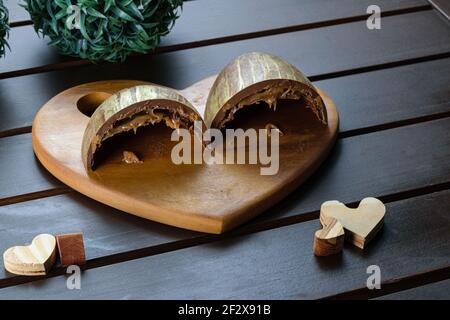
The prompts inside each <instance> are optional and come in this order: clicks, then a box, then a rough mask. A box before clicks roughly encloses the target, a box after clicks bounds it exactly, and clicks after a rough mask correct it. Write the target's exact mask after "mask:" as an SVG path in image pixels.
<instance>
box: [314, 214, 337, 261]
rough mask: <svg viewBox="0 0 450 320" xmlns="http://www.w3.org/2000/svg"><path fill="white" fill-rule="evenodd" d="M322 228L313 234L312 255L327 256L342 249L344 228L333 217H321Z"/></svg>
mask: <svg viewBox="0 0 450 320" xmlns="http://www.w3.org/2000/svg"><path fill="white" fill-rule="evenodd" d="M321 222H322V225H323V228H322V229H320V230H317V231H316V233H315V234H314V255H316V256H329V255H332V254H336V253H339V252H341V251H342V247H343V246H344V234H345V233H344V228H343V226H342V224H341V223H340V222H339V221H338V220H337V219H335V218H330V217H326V218H324V219H323V221H321Z"/></svg>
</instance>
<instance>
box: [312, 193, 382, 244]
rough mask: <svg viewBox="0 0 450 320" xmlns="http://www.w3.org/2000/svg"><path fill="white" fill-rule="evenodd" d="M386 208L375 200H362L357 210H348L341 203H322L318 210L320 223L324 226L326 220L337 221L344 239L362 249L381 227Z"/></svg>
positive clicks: (334, 201)
mask: <svg viewBox="0 0 450 320" xmlns="http://www.w3.org/2000/svg"><path fill="white" fill-rule="evenodd" d="M385 213H386V207H385V206H384V204H383V202H381V201H380V200H378V199H376V198H364V199H362V200H361V202H360V203H359V206H358V208H356V209H352V208H348V207H347V206H346V205H345V204H343V203H342V202H339V201H336V200H333V201H327V202H324V203H323V204H322V206H321V208H320V222H321V223H322V225H326V223H327V219H330V218H335V219H337V220H338V221H339V222H340V223H341V224H342V226H343V227H344V229H345V237H346V239H347V240H348V241H349V242H351V243H352V244H354V245H355V246H357V247H359V248H361V249H364V247H365V246H366V245H367V243H368V242H369V241H370V240H371V239H372V238H373V237H374V236H375V234H376V233H377V232H378V231H379V230H380V229H381V227H382V226H383V221H384V215H385Z"/></svg>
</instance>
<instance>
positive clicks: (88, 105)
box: [77, 92, 111, 117]
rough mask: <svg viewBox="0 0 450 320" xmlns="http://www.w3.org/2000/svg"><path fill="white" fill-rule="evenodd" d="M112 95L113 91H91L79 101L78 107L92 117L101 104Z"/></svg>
mask: <svg viewBox="0 0 450 320" xmlns="http://www.w3.org/2000/svg"><path fill="white" fill-rule="evenodd" d="M110 96H111V93H106V92H93V93H89V94H87V95H85V96H83V97H81V98H80V99H78V101H77V108H78V110H80V112H81V113H82V114H84V115H85V116H88V117H91V116H92V114H93V113H94V111H95V110H96V109H97V108H98V106H99V105H101V104H102V103H103V101H105V100H106V99H108V98H109V97H110Z"/></svg>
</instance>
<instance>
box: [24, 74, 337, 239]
mask: <svg viewBox="0 0 450 320" xmlns="http://www.w3.org/2000/svg"><path fill="white" fill-rule="evenodd" d="M214 79H215V76H213V77H210V78H207V79H204V80H202V81H200V82H198V83H196V84H194V85H192V86H190V87H189V88H186V89H184V90H181V91H180V93H181V94H182V95H183V96H184V97H186V98H187V99H188V100H190V101H191V103H193V104H194V106H195V107H196V108H197V109H198V111H199V112H200V114H203V111H204V105H205V102H206V98H207V95H208V92H209V89H210V87H211V86H212V83H213V82H214ZM139 84H147V83H146V82H142V81H133V80H115V81H100V82H93V83H88V84H83V85H80V86H77V87H74V88H71V89H68V90H66V91H64V92H62V93H60V94H58V95H57V96H55V97H54V98H52V99H51V100H50V101H49V102H47V103H46V104H45V105H44V106H43V107H42V108H41V109H40V110H39V112H38V114H37V115H36V117H35V119H34V122H33V130H32V138H33V148H34V151H35V153H36V156H37V157H38V159H39V160H40V161H41V163H42V164H43V165H44V166H45V168H46V169H47V170H49V171H50V172H51V173H52V174H53V175H54V176H56V177H57V178H58V179H60V180H61V181H62V182H64V183H65V184H67V185H69V186H70V187H72V188H73V189H75V190H77V191H79V192H81V193H83V194H85V195H87V196H88V197H91V198H93V199H95V200H97V201H100V202H102V203H105V204H107V205H109V206H112V207H114V208H117V209H120V210H123V211H125V212H128V213H131V214H134V215H136V216H140V217H143V218H146V219H150V220H153V221H158V222H161V223H165V224H168V225H173V226H177V227H181V228H186V229H191V230H197V231H202V232H208V233H222V232H224V231H227V230H229V229H231V228H233V227H235V226H237V225H239V224H241V223H243V222H245V221H247V220H249V219H251V218H253V217H255V216H256V215H258V214H260V213H261V212H263V211H264V210H265V209H267V208H269V207H270V206H272V205H274V204H275V203H276V202H278V201H280V200H281V199H282V198H283V197H285V196H286V195H288V194H289V193H290V192H291V191H293V190H294V189H295V188H296V187H298V186H299V185H300V184H301V183H302V182H303V181H305V179H306V178H307V177H308V176H310V175H311V173H313V172H314V171H315V170H316V169H317V168H318V167H319V165H320V164H321V162H322V161H323V160H324V159H325V157H326V156H327V154H328V153H329V151H330V149H331V147H332V145H333V143H334V141H335V140H336V136H337V131H338V113H337V110H336V107H335V105H334V103H333V101H332V100H331V99H330V98H329V97H328V96H327V95H326V94H325V93H324V92H323V91H321V90H319V89H317V90H318V92H319V93H320V95H321V97H322V99H323V101H324V102H325V105H326V109H327V114H328V123H327V125H324V124H321V123H320V122H319V121H318V120H317V118H316V116H315V115H314V113H313V112H312V111H311V110H310V109H307V108H305V107H304V106H302V105H300V104H301V103H300V102H298V101H287V100H286V101H279V103H278V106H277V110H276V112H274V111H273V110H270V109H269V108H268V107H264V106H262V105H255V106H251V107H248V108H245V109H243V110H242V111H239V112H241V114H239V115H237V116H236V119H235V120H233V122H232V123H231V126H232V127H236V128H243V129H244V130H245V129H247V128H265V126H266V124H267V123H272V124H275V125H277V126H278V127H279V128H280V129H281V130H282V132H283V135H281V136H280V149H279V150H280V157H279V159H280V160H279V171H278V173H277V174H276V175H272V176H270V175H267V176H264V175H260V168H261V165H259V164H258V165H255V164H240V165H238V164H234V165H230V164H223V165H218V164H214V165H207V164H191V165H187V164H182V165H175V164H173V163H172V161H171V156H170V155H171V150H172V147H173V146H174V145H175V144H177V143H178V142H172V141H171V140H170V135H171V132H172V129H170V128H167V127H165V126H163V125H160V124H158V125H155V126H148V127H144V128H141V129H139V130H138V132H137V134H136V135H134V134H130V135H128V136H126V135H125V136H124V137H123V138H122V141H119V142H117V141H116V144H117V143H120V148H115V149H112V150H110V151H109V153H108V156H107V157H106V159H105V160H104V161H103V162H102V164H101V165H99V166H98V168H97V169H96V170H95V171H93V172H91V173H89V174H88V173H87V171H86V169H85V167H84V166H83V162H82V158H81V143H82V138H83V133H84V130H85V127H86V125H87V123H88V121H89V117H88V116H87V115H90V114H92V112H93V110H94V109H95V107H96V106H98V105H99V104H100V103H101V102H102V101H103V100H104V99H106V98H107V97H108V96H110V95H111V94H112V93H114V92H117V91H118V90H121V89H123V88H127V87H131V86H135V85H139ZM80 110H81V111H82V112H83V113H82V112H81V111H80ZM122 150H132V151H133V152H135V153H136V154H137V155H139V158H140V159H141V160H143V163H142V164H132V165H126V164H124V163H123V162H121V155H122ZM324 200H326V199H324Z"/></svg>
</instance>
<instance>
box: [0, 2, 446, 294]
mask: <svg viewBox="0 0 450 320" xmlns="http://www.w3.org/2000/svg"><path fill="white" fill-rule="evenodd" d="M17 2H18V1H7V4H8V6H9V7H10V10H11V20H12V21H13V28H12V30H11V34H10V41H9V42H10V45H11V49H12V52H11V53H10V52H8V53H7V56H6V58H4V59H1V60H0V79H1V80H0V111H1V113H0V168H1V169H0V170H1V171H0V172H1V173H0V249H1V251H3V250H5V249H6V248H8V247H9V246H12V245H16V244H22V243H27V242H29V241H30V240H31V239H32V238H33V237H34V236H35V235H37V234H39V233H52V234H59V233H65V232H76V231H82V232H83V233H84V237H85V245H86V254H87V258H88V262H87V265H86V271H84V272H83V274H82V282H81V290H68V289H67V288H66V275H65V269H63V268H61V267H56V268H55V269H54V270H53V271H52V272H51V274H49V275H48V276H47V277H46V278H47V279H42V278H28V277H18V276H14V275H11V274H8V273H7V272H6V271H4V270H3V269H1V270H0V287H1V288H2V289H1V290H0V298H2V299H3V298H7V299H9V298H39V299H43V298H45V299H46V298H58V299H60V298H62V299H71V298H82V299H87V298H118V299H119V298H120V299H122V298H125V299H127V298H146V299H147V298H149V299H150V298H196V299H197V298H199V299H202V298H204V299H209V298H225V299H228V298H230V299H235V298H244V299H246V298H260V299H270V298H276V299H278V298H287V299H303V298H305V299H311V298H312V299H316V298H363V299H365V298H392V299H396V298H413V299H414V298H447V299H449V298H450V280H449V279H450V232H449V231H450V190H449V188H450V23H449V22H448V21H447V20H446V18H445V17H444V16H443V15H442V14H441V13H439V11H438V10H436V9H434V8H433V7H432V6H431V5H430V4H429V3H428V2H427V1H425V0H397V1H391V0H328V1H325V0H304V1H299V0H279V1H273V0H258V1H257V0H233V1H230V0H227V1H223V0H197V1H189V2H186V3H185V5H184V11H183V13H182V17H181V18H180V19H179V20H178V21H177V23H176V26H175V28H174V29H173V31H172V32H171V33H170V35H169V36H167V37H166V38H165V39H164V40H163V42H162V45H161V47H160V48H159V49H158V50H157V51H156V52H155V53H154V54H148V55H144V56H136V57H132V58H130V59H129V60H128V61H127V62H126V63H124V64H98V65H93V64H91V63H89V62H87V61H83V60H79V59H75V58H70V57H62V56H59V55H58V54H57V52H56V50H54V49H53V48H49V47H48V46H47V45H46V40H43V39H40V38H38V37H37V36H36V34H35V33H34V31H33V28H32V26H31V25H30V22H29V21H28V17H27V14H26V12H24V10H23V9H21V8H19V7H18V6H17ZM435 2H436V3H439V2H441V3H443V1H435ZM371 4H377V5H379V6H380V7H381V9H382V18H381V29H380V30H369V29H368V28H367V27H366V19H367V17H368V15H367V14H366V8H367V7H368V6H369V5H371ZM444 9H445V8H444ZM447 9H448V6H447ZM248 51H266V52H270V53H274V54H276V55H279V56H281V57H284V58H285V59H287V60H288V61H290V62H291V63H293V64H294V65H296V66H297V67H298V68H299V69H301V70H302V71H304V72H305V73H306V74H307V75H308V76H309V77H310V79H311V80H312V81H314V83H315V84H316V85H317V86H319V87H321V88H323V89H325V90H326V91H327V92H328V93H329V95H330V96H331V97H333V99H334V100H335V102H336V105H337V106H338V109H339V112H340V117H341V124H340V134H339V139H338V141H337V144H336V146H335V148H334V149H333V151H332V154H331V156H330V157H329V158H328V160H327V161H326V162H325V163H324V164H323V165H322V166H321V168H320V169H319V170H318V172H317V173H315V174H314V175H313V176H312V177H311V178H310V179H309V180H308V182H307V183H306V184H305V185H304V186H302V187H301V188H299V189H298V190H297V191H295V192H294V193H293V194H292V195H291V196H289V197H288V198H287V199H285V200H283V201H282V202H281V203H279V204H278V205H276V206H275V207H274V208H272V209H270V210H269V211H268V212H266V213H265V214H263V215H261V216H260V217H258V218H257V219H254V220H253V221H251V222H249V223H247V224H245V225H243V226H242V227H239V228H238V229H236V230H235V231H233V232H230V233H228V234H224V235H220V236H215V235H208V234H201V233H197V232H191V231H187V230H182V229H177V228H173V227H169V226H165V225H161V224H158V223H154V222H150V221H147V220H143V219H140V218H136V217H133V216H131V215H128V214H124V213H122V212H119V211H117V210H115V209H112V208H110V207H107V206H105V205H102V204H100V203H97V202H95V201H93V200H91V199H89V198H87V197H85V196H83V195H81V194H78V193H77V192H74V191H73V190H71V189H70V188H68V187H67V186H65V185H63V184H62V183H61V182H59V181H57V180H56V179H55V178H53V177H52V176H51V175H50V174H49V173H48V172H46V170H45V169H43V167H42V166H41V165H40V164H39V163H38V161H37V160H36V158H35V157H34V155H33V150H32V147H31V135H30V132H31V124H32V120H33V117H34V115H35V113H36V111H37V110H38V109H39V108H40V107H41V106H42V104H44V103H45V102H46V101H47V100H48V99H50V98H51V97H52V96H54V95H55V94H57V93H58V92H60V91H61V90H64V89H67V88H69V87H71V86H74V85H78V84H81V83H85V82H91V81H96V80H105V79H123V78H125V79H141V80H148V81H152V82H156V83H160V84H164V85H168V86H171V87H175V88H183V87H186V86H187V85H189V84H191V83H193V82H195V81H197V80H200V79H202V78H204V77H206V76H209V75H211V74H214V73H217V72H218V71H219V70H220V69H221V68H222V67H223V66H224V65H225V64H226V63H227V62H228V61H230V60H231V59H232V58H234V57H236V56H238V55H239V54H241V53H244V52H248ZM366 196H374V197H378V198H380V199H381V200H383V201H384V202H385V203H386V206H387V215H386V219H385V226H384V228H383V230H382V232H381V233H380V234H379V235H378V236H377V238H376V239H375V240H374V241H373V243H371V244H370V245H369V247H368V248H367V250H364V251H360V250H359V249H356V248H353V247H351V246H346V248H345V250H344V253H343V254H342V255H338V256H334V257H331V258H326V259H317V258H315V257H314V256H313V254H312V243H313V234H314V231H315V230H316V229H318V228H319V222H318V220H317V218H318V209H319V207H320V204H321V203H322V202H323V201H326V200H330V199H338V200H340V201H342V202H345V203H347V204H356V203H357V202H358V201H359V200H361V199H362V198H363V197H366ZM374 264H375V265H378V266H379V267H380V269H381V277H382V284H381V289H380V290H368V289H367V288H366V280H367V277H368V276H369V275H368V274H367V273H366V270H367V267H368V266H369V265H374Z"/></svg>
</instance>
